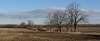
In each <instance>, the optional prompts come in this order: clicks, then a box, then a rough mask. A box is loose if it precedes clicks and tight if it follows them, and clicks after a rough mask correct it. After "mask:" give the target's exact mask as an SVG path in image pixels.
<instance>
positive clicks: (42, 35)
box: [0, 27, 100, 41]
mask: <svg viewBox="0 0 100 41" xmlns="http://www.w3.org/2000/svg"><path fill="white" fill-rule="evenodd" d="M99 29H100V28H89V27H88V28H83V27H80V28H78V30H79V31H81V32H84V33H87V32H90V33H91V34H84V33H83V34H74V33H59V32H39V31H34V30H28V29H24V28H0V41H100V36H99V35H96V34H92V32H93V33H97V34H99V33H100V30H99ZM79 31H78V32H79Z"/></svg>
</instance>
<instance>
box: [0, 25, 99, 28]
mask: <svg viewBox="0 0 100 41" xmlns="http://www.w3.org/2000/svg"><path fill="white" fill-rule="evenodd" d="M29 26H30V25H23V26H21V25H18V24H6V25H0V28H27V27H29ZM31 27H32V28H48V27H49V25H31ZM55 27H56V26H54V25H53V28H55ZM62 27H66V26H65V25H62ZM70 27H71V25H70ZM77 27H100V24H78V25H77Z"/></svg>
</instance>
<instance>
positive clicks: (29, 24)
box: [27, 20, 34, 29]
mask: <svg viewBox="0 0 100 41" xmlns="http://www.w3.org/2000/svg"><path fill="white" fill-rule="evenodd" d="M27 22H28V28H29V29H32V28H33V27H32V26H33V25H34V22H33V21H32V20H28V21H27Z"/></svg>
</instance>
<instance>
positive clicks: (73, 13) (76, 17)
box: [67, 2, 87, 32]
mask: <svg viewBox="0 0 100 41" xmlns="http://www.w3.org/2000/svg"><path fill="white" fill-rule="evenodd" d="M67 16H68V17H69V20H70V24H71V26H72V27H71V31H73V30H72V28H73V26H74V31H75V32H76V27H77V24H78V23H80V22H82V23H83V22H84V23H86V22H87V15H85V14H83V12H82V11H81V9H80V8H79V4H77V3H76V2H73V3H70V4H69V5H68V6H67Z"/></svg>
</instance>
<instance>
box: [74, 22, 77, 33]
mask: <svg viewBox="0 0 100 41" xmlns="http://www.w3.org/2000/svg"><path fill="white" fill-rule="evenodd" d="M76 27H77V24H76V23H75V24H74V32H76Z"/></svg>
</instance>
